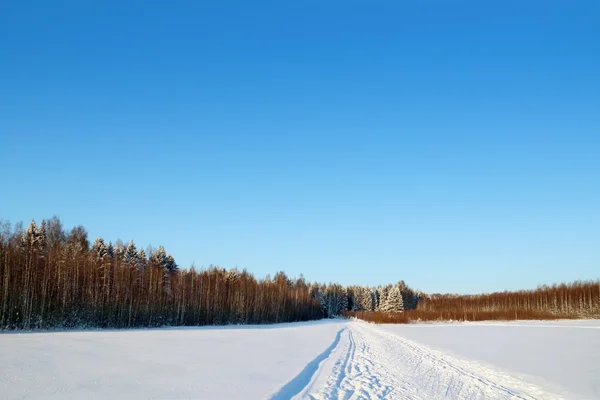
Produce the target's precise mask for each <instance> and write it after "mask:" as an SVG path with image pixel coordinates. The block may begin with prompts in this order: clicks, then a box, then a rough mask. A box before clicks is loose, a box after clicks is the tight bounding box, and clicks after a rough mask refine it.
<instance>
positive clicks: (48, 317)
mask: <svg viewBox="0 0 600 400" xmlns="http://www.w3.org/2000/svg"><path fill="white" fill-rule="evenodd" d="M310 287H311V286H310V284H309V283H307V282H305V281H304V279H303V278H300V279H296V280H291V279H289V278H287V277H286V276H285V274H283V273H278V274H276V275H275V276H274V277H273V279H270V278H269V277H267V278H265V279H261V280H257V279H256V278H254V276H252V274H250V273H248V272H246V271H238V270H235V269H233V270H229V271H226V270H224V269H222V268H216V267H211V268H209V269H207V270H201V271H196V270H195V269H194V268H190V269H185V270H180V269H179V268H178V266H177V264H176V262H175V259H174V258H173V256H171V255H169V254H167V253H166V252H165V249H164V248H163V247H159V248H158V249H155V250H154V249H152V248H149V249H148V251H147V252H146V251H144V250H143V249H139V250H138V249H137V248H136V246H135V244H134V242H133V241H131V242H129V244H128V245H124V244H122V243H121V242H120V241H118V242H116V243H115V245H113V244H112V243H111V242H105V241H104V240H103V239H102V238H97V239H96V240H95V241H94V242H93V243H92V244H91V245H90V243H89V241H88V238H87V233H86V231H85V229H84V228H83V227H81V226H78V227H75V228H73V229H72V230H70V231H69V232H66V231H64V230H63V227H62V223H61V222H60V220H59V219H58V218H56V217H53V218H51V219H48V220H44V221H41V223H40V224H39V225H38V224H36V222H35V221H32V222H31V224H30V225H29V226H28V227H27V229H25V230H23V227H22V224H17V225H16V226H15V227H14V229H11V226H10V224H9V223H6V222H5V223H2V224H1V225H0V328H1V329H32V328H54V327H118V328H125V327H141V326H145V327H146V326H163V325H207V324H229V323H235V324H237V323H249V324H250V323H270V322H287V321H302V320H309V319H318V318H321V317H322V316H323V312H322V305H321V303H320V301H319V299H317V298H314V297H311V291H310Z"/></svg>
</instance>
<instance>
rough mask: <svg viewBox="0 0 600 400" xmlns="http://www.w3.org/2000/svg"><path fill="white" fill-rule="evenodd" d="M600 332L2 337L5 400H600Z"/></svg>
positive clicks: (166, 332) (344, 329)
mask: <svg viewBox="0 0 600 400" xmlns="http://www.w3.org/2000/svg"><path fill="white" fill-rule="evenodd" d="M598 340H600V322H599V321H596V322H590V321H566V322H562V321H560V322H549V321H544V322H540V323H529V322H521V321H519V322H517V323H504V324H498V323H495V324H494V323H491V324H474V323H471V324H469V323H466V324H422V325H416V324H415V325H374V324H367V323H364V322H358V321H352V322H347V321H343V320H330V321H318V322H312V323H297V324H281V325H267V326H235V327H204V328H173V329H140V330H114V331H76V332H39V333H3V334H0V398H7V399H29V398H31V399H58V398H61V399H62V398H86V399H99V398H113V399H159V398H160V399H164V398H171V399H192V398H193V399H225V398H227V399H266V398H272V399H290V398H310V399H361V398H374V399H379V398H389V399H415V400H416V399H424V400H425V399H427V400H430V399H442V398H444V399H507V398H516V399H543V400H551V399H558V398H567V399H571V398H572V399H582V398H590V399H592V398H599V396H598V391H597V390H598V385H599V383H600V381H599V380H600V371H599V370H598V365H600V353H599V352H600V342H599V341H598Z"/></svg>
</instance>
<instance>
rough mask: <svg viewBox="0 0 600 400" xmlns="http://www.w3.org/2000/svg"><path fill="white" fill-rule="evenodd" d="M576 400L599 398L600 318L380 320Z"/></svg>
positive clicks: (387, 327)
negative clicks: (401, 322)
mask: <svg viewBox="0 0 600 400" xmlns="http://www.w3.org/2000/svg"><path fill="white" fill-rule="evenodd" d="M381 329H383V330H385V331H387V332H390V333H393V334H396V335H400V336H402V337H404V338H407V339H410V340H413V341H416V342H418V343H420V344H423V345H426V346H428V347H431V348H434V349H437V350H440V351H443V352H444V353H446V354H451V355H454V356H457V357H462V358H466V359H470V360H477V361H479V362H480V363H482V364H485V365H488V366H493V367H495V368H498V369H501V370H504V371H507V372H510V373H511V374H513V375H519V376H522V377H524V378H525V379H527V380H529V381H531V382H536V383H538V384H540V385H543V386H544V387H546V388H548V389H550V390H552V391H553V392H555V393H560V394H562V395H564V396H565V397H567V398H573V399H600V320H573V321H567V320H563V321H515V322H485V323H483V322H480V323H474V322H469V323H455V324H448V323H442V324H408V325H381Z"/></svg>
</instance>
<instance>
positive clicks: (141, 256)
mask: <svg viewBox="0 0 600 400" xmlns="http://www.w3.org/2000/svg"><path fill="white" fill-rule="evenodd" d="M137 256H138V264H139V266H140V267H142V268H143V267H146V266H147V265H148V260H147V259H146V252H145V251H144V249H140V250H139V251H138V255H137Z"/></svg>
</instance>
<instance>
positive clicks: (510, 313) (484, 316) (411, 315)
mask: <svg viewBox="0 0 600 400" xmlns="http://www.w3.org/2000/svg"><path fill="white" fill-rule="evenodd" d="M344 316H345V317H347V318H358V319H361V320H363V321H367V322H374V323H377V324H407V323H410V322H419V321H514V320H553V319H576V318H577V317H575V316H573V315H557V314H553V313H550V312H539V311H531V310H530V311H519V310H502V311H484V312H471V311H469V312H467V311H464V312H460V311H451V312H448V311H445V312H444V311H421V310H408V311H404V312H395V313H384V312H377V311H346V312H344Z"/></svg>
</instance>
